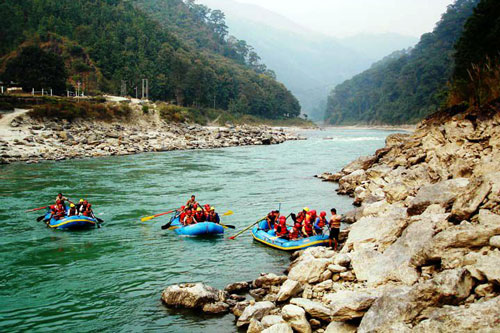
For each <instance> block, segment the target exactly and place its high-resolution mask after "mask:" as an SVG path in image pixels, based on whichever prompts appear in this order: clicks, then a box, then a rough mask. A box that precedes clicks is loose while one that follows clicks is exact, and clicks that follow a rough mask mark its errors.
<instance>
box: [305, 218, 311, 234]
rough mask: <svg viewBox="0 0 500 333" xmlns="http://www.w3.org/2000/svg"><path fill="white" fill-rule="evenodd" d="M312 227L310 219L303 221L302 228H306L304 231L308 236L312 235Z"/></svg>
mask: <svg viewBox="0 0 500 333" xmlns="http://www.w3.org/2000/svg"><path fill="white" fill-rule="evenodd" d="M312 227H313V226H312V223H311V221H308V220H306V221H305V222H304V229H305V230H306V233H307V235H308V236H310V235H312V233H313V229H312Z"/></svg>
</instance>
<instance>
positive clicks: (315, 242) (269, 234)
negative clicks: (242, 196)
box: [252, 221, 329, 251]
mask: <svg viewBox="0 0 500 333" xmlns="http://www.w3.org/2000/svg"><path fill="white" fill-rule="evenodd" d="M266 229H267V222H266V221H262V222H260V223H259V224H258V225H257V226H255V227H254V228H253V229H252V236H253V238H254V240H256V241H257V242H259V243H262V244H265V245H267V246H270V247H273V248H275V249H278V250H283V251H298V250H303V249H307V248H308V247H313V246H328V243H329V237H328V235H317V236H312V237H307V238H299V239H297V240H288V239H285V238H280V237H278V236H276V233H275V232H274V230H266ZM289 229H291V228H289Z"/></svg>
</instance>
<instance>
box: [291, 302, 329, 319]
mask: <svg viewBox="0 0 500 333" xmlns="http://www.w3.org/2000/svg"><path fill="white" fill-rule="evenodd" d="M290 303H291V304H294V305H297V306H300V307H301V308H303V309H304V310H306V312H307V313H308V314H309V315H310V316H311V317H312V318H317V319H321V320H325V321H329V320H330V318H331V316H332V310H330V308H328V307H326V306H325V305H323V304H321V303H320V302H315V301H311V300H308V299H305V298H293V299H292V300H291V301H290Z"/></svg>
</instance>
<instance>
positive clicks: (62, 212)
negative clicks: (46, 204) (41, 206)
mask: <svg viewBox="0 0 500 333" xmlns="http://www.w3.org/2000/svg"><path fill="white" fill-rule="evenodd" d="M65 216H66V207H65V206H64V205H63V203H62V202H61V200H57V201H56V207H55V210H54V211H53V213H52V216H51V218H52V217H54V218H55V219H56V220H60V219H62V218H64V217H65Z"/></svg>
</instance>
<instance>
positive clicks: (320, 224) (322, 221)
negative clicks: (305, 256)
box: [314, 212, 328, 235]
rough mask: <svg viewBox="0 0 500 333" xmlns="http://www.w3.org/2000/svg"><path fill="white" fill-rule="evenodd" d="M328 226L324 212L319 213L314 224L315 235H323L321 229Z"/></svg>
mask: <svg viewBox="0 0 500 333" xmlns="http://www.w3.org/2000/svg"><path fill="white" fill-rule="evenodd" d="M327 224H328V221H327V220H326V212H321V213H319V217H318V218H316V222H314V233H315V234H316V235H323V228H324V227H325V226H326V225H327Z"/></svg>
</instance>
